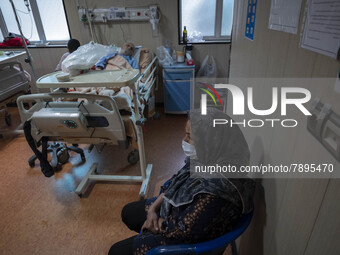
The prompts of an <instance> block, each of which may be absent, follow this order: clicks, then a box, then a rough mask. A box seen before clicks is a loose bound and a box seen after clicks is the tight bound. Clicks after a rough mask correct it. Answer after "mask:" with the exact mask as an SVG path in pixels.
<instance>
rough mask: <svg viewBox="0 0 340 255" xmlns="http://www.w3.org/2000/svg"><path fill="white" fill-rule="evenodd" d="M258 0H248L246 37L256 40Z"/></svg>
mask: <svg viewBox="0 0 340 255" xmlns="http://www.w3.org/2000/svg"><path fill="white" fill-rule="evenodd" d="M256 6H257V0H248V7H247V20H246V31H245V37H246V38H248V39H250V40H254V33H255V18H256Z"/></svg>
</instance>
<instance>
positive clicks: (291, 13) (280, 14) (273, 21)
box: [268, 0, 302, 34]
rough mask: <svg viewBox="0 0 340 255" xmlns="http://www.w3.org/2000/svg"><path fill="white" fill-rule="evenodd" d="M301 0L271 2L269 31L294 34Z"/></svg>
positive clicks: (274, 0)
mask: <svg viewBox="0 0 340 255" xmlns="http://www.w3.org/2000/svg"><path fill="white" fill-rule="evenodd" d="M301 2H302V0H272V5H271V7H270V15H269V25H268V28H269V29H273V30H278V31H283V32H287V33H291V34H296V33H297V29H298V25H299V17H300V10H301Z"/></svg>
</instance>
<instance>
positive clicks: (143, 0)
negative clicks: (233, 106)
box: [64, 0, 230, 102]
mask: <svg viewBox="0 0 340 255" xmlns="http://www.w3.org/2000/svg"><path fill="white" fill-rule="evenodd" d="M64 2H65V7H66V12H67V18H68V21H69V26H70V30H71V35H72V37H73V38H76V39H78V40H80V42H81V43H82V44H83V43H87V42H89V41H90V40H91V36H90V30H89V27H88V25H87V24H84V23H83V22H81V21H80V20H79V17H78V13H77V8H76V1H64ZM80 2H81V3H82V1H80ZM154 4H156V5H157V6H158V7H159V9H160V11H161V15H162V16H161V20H160V23H159V31H160V33H159V36H158V37H152V29H151V24H150V23H149V22H122V23H113V24H109V25H107V24H101V23H97V24H95V25H94V30H95V33H96V35H97V38H98V41H99V42H100V43H103V44H112V43H114V44H116V45H118V46H120V45H122V44H123V43H124V42H125V41H131V42H133V43H134V44H135V45H143V46H144V47H147V48H149V49H151V50H152V51H153V52H154V53H155V52H156V49H157V47H158V46H161V45H164V44H165V41H166V40H169V41H170V42H171V43H172V46H173V47H174V48H175V49H176V50H182V49H183V45H178V10H177V0H160V1H155V0H116V1H114V2H112V1H111V2H110V1H104V0H98V1H88V5H89V6H88V7H89V8H109V7H111V6H115V7H136V6H149V5H154ZM188 32H190V31H188ZM124 38H125V39H124ZM206 55H212V56H214V58H215V60H216V64H217V71H218V76H219V77H227V76H228V62H229V55H230V45H229V44H213V45H211V44H210V45H194V50H193V57H194V60H195V63H196V69H198V68H199V66H200V64H201V62H202V61H203V59H204V57H205V56H206ZM162 91H163V90H162V86H160V90H159V91H158V92H157V94H156V99H157V101H158V102H161V101H163V92H162Z"/></svg>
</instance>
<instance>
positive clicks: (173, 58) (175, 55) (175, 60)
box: [172, 50, 177, 62]
mask: <svg viewBox="0 0 340 255" xmlns="http://www.w3.org/2000/svg"><path fill="white" fill-rule="evenodd" d="M172 60H173V61H174V62H177V54H176V51H175V50H173V51H172Z"/></svg>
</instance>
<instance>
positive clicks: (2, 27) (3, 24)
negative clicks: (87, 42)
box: [0, 0, 72, 47]
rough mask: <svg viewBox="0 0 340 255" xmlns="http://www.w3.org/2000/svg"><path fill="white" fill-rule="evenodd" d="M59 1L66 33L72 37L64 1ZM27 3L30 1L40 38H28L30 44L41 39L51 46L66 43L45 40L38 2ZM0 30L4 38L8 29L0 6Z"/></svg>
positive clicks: (32, 0) (65, 41)
mask: <svg viewBox="0 0 340 255" xmlns="http://www.w3.org/2000/svg"><path fill="white" fill-rule="evenodd" d="M61 2H62V4H63V9H64V14H65V18H66V24H67V30H68V34H69V37H70V38H72V37H71V30H70V25H69V22H68V17H67V13H66V9H65V2H64V0H62V1H61ZM29 3H30V9H31V12H32V16H33V19H34V21H35V25H36V27H37V32H38V36H39V38H40V40H39V41H31V40H30V42H31V43H33V44H32V45H34V43H37V42H40V41H42V43H49V45H51V46H54V45H55V46H58V45H67V42H68V40H46V36H45V31H44V27H43V23H42V20H41V17H40V12H39V7H38V4H37V1H36V0H29ZM0 30H1V32H2V34H3V36H4V38H5V37H6V36H8V32H9V31H8V29H7V24H6V22H5V19H4V16H3V14H2V10H1V8H0ZM28 46H31V45H28ZM34 47H37V46H35V45H34ZM38 47H39V46H38ZM42 47H46V46H42Z"/></svg>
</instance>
